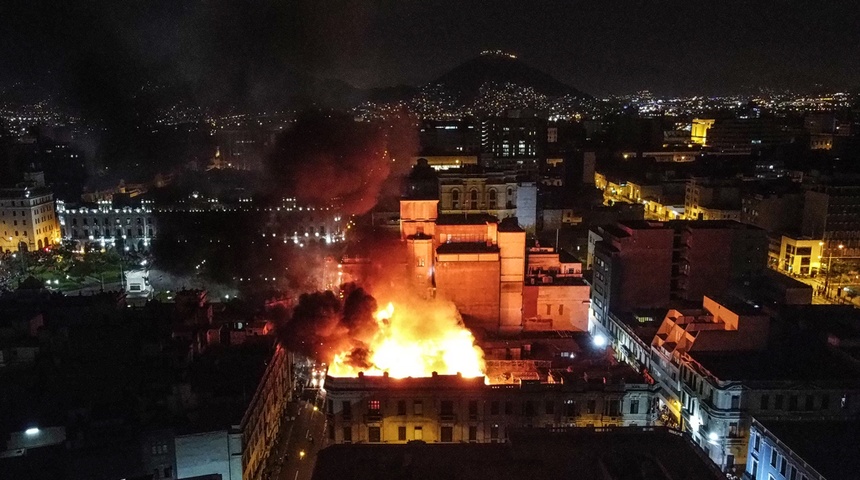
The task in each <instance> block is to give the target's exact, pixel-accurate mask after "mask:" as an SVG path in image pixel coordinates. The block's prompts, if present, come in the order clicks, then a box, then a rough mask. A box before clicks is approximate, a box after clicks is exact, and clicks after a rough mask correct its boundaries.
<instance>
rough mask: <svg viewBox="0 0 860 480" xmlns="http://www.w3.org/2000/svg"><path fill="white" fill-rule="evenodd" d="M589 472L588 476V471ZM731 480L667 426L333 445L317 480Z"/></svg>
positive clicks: (324, 456)
mask: <svg viewBox="0 0 860 480" xmlns="http://www.w3.org/2000/svg"><path fill="white" fill-rule="evenodd" d="M587 472H588V473H587ZM579 477H581V478H604V479H629V478H648V479H654V480H660V479H671V478H696V479H708V478H725V477H724V476H722V477H721V476H720V474H719V472H718V471H717V470H716V468H715V467H714V466H713V465H712V464H711V463H709V461H707V460H705V459H703V458H702V457H701V456H700V454H699V453H697V451H696V450H695V449H694V447H693V446H692V445H691V444H690V443H689V442H688V441H687V440H685V439H684V438H683V437H681V436H678V435H675V434H672V433H671V432H669V431H668V430H666V429H662V428H636V427H621V428H602V429H591V428H576V429H523V430H518V431H514V432H512V433H511V438H510V441H509V442H508V443H489V444H487V443H483V444H478V443H464V444H427V443H424V442H415V443H411V444H406V445H381V444H361V445H333V446H331V447H328V448H326V449H325V450H323V451H321V452H320V454H319V457H318V459H317V464H316V469H315V470H314V474H313V479H314V480H327V479H338V480H341V479H343V480H348V479H353V478H354V479H359V478H360V479H375V478H379V479H383V478H384V479H389V478H410V479H413V480H420V479H424V478H427V479H431V478H432V479H437V478H456V479H460V480H469V479H482V480H483V479H487V478H492V479H495V480H505V479H515V478H516V479H519V478H579Z"/></svg>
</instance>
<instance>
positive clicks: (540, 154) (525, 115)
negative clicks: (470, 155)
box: [481, 109, 547, 173]
mask: <svg viewBox="0 0 860 480" xmlns="http://www.w3.org/2000/svg"><path fill="white" fill-rule="evenodd" d="M546 143H547V122H546V120H544V119H542V118H540V117H538V116H537V114H536V113H535V112H534V111H531V110H527V109H526V110H509V111H507V112H505V114H504V115H502V116H498V117H492V118H488V119H486V120H484V121H483V122H482V123H481V149H482V150H483V152H485V153H488V154H491V155H492V157H491V160H490V165H487V166H489V167H492V168H497V169H504V170H516V171H521V172H530V173H538V172H539V171H540V162H541V160H542V159H543V158H544V156H545V150H546Z"/></svg>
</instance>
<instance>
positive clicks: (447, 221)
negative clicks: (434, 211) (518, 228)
mask: <svg viewBox="0 0 860 480" xmlns="http://www.w3.org/2000/svg"><path fill="white" fill-rule="evenodd" d="M486 223H499V219H498V218H496V217H495V216H493V215H490V214H489V213H464V214H462V215H461V214H459V213H443V214H441V215H439V216H438V217H437V218H436V224H437V225H483V224H486Z"/></svg>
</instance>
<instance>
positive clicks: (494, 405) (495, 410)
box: [490, 400, 499, 415]
mask: <svg viewBox="0 0 860 480" xmlns="http://www.w3.org/2000/svg"><path fill="white" fill-rule="evenodd" d="M498 414H499V401H498V400H493V401H492V402H490V415H498Z"/></svg>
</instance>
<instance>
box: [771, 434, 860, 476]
mask: <svg viewBox="0 0 860 480" xmlns="http://www.w3.org/2000/svg"><path fill="white" fill-rule="evenodd" d="M759 423H761V424H762V425H764V427H765V428H767V429H768V430H770V432H771V433H773V434H774V435H775V436H776V438H778V439H779V440H780V441H781V442H782V443H784V444H785V445H787V446H788V448H790V449H791V450H792V451H794V453H796V454H797V455H799V456H800V457H801V458H802V459H803V460H805V461H806V462H807V463H808V464H809V465H811V466H812V468H814V469H815V470H816V471H818V473H820V474H822V475H824V477H826V478H850V477H853V476H854V475H856V474H857V472H858V471H860V456H858V455H857V446H858V445H860V422H858V421H853V422H836V421H830V422H828V421H820V420H816V421H814V422H813V421H806V422H803V421H801V422H798V421H782V422H777V421H759Z"/></svg>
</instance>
